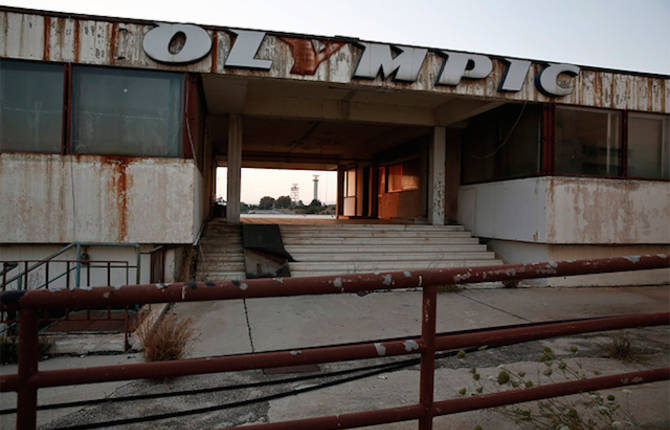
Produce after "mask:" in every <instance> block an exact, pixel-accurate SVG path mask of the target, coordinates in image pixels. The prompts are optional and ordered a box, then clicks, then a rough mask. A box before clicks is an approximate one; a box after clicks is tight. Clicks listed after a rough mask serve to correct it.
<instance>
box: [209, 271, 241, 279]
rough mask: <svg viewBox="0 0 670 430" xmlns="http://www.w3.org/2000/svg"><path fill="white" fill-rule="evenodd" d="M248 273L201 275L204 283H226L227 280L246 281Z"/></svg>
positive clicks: (210, 273)
mask: <svg viewBox="0 0 670 430" xmlns="http://www.w3.org/2000/svg"><path fill="white" fill-rule="evenodd" d="M246 277H247V274H246V272H232V271H231V272H224V271H221V272H206V273H201V279H202V280H203V281H226V280H240V279H246Z"/></svg>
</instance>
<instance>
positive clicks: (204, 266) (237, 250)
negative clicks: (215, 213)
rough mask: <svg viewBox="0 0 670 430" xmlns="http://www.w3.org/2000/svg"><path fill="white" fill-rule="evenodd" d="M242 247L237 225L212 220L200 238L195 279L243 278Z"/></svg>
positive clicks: (240, 232) (239, 229)
mask: <svg viewBox="0 0 670 430" xmlns="http://www.w3.org/2000/svg"><path fill="white" fill-rule="evenodd" d="M244 278H246V270H245V267H244V249H243V248H242V231H241V227H240V226H239V225H229V224H226V223H225V221H224V220H218V219H215V220H212V221H210V222H209V224H207V228H206V230H205V232H204V234H203V236H202V238H201V239H200V250H199V255H198V266H197V270H196V280H198V281H211V280H216V281H219V280H227V279H244Z"/></svg>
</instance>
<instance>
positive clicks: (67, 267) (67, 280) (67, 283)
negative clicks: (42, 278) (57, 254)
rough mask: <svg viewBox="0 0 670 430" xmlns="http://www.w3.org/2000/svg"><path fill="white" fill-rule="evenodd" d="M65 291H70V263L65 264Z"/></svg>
mask: <svg viewBox="0 0 670 430" xmlns="http://www.w3.org/2000/svg"><path fill="white" fill-rule="evenodd" d="M65 289H66V290H69V289H70V262H69V261H66V262H65Z"/></svg>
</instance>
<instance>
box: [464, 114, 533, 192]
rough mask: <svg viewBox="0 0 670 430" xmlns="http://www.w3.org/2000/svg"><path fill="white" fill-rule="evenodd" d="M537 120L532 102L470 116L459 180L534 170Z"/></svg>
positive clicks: (519, 174) (505, 176)
mask: <svg viewBox="0 0 670 430" xmlns="http://www.w3.org/2000/svg"><path fill="white" fill-rule="evenodd" d="M541 120H542V109H541V107H540V106H539V105H534V104H506V105H504V106H500V107H498V108H496V109H493V110H490V111H488V112H485V113H483V114H480V115H477V116H475V117H474V118H471V119H470V120H469V121H468V124H467V127H466V129H465V132H464V134H463V149H462V169H463V170H462V174H463V183H474V182H484V181H493V180H500V179H508V178H515V177H522V176H530V175H536V174H538V173H539V172H540V147H541V142H542V141H541Z"/></svg>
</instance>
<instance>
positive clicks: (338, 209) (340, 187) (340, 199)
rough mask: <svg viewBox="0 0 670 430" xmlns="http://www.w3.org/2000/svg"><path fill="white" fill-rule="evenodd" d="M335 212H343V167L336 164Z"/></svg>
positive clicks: (339, 214)
mask: <svg viewBox="0 0 670 430" xmlns="http://www.w3.org/2000/svg"><path fill="white" fill-rule="evenodd" d="M335 213H336V214H337V216H338V217H339V216H342V214H344V167H342V166H339V165H338V166H337V204H336V209H335Z"/></svg>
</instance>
